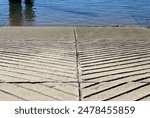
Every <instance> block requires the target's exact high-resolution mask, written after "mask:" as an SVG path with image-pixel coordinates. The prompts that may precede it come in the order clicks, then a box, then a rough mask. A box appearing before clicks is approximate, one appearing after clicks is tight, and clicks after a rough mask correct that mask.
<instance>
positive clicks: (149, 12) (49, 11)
mask: <svg viewBox="0 0 150 118" xmlns="http://www.w3.org/2000/svg"><path fill="white" fill-rule="evenodd" d="M47 25H48V26H58V25H59V26H60V25H61V26H83V25H84V26H110V25H111V26H112V25H141V26H150V1H149V0H34V3H33V4H32V5H25V4H24V0H23V2H22V3H21V4H19V3H18V4H17V3H15V4H14V3H13V4H12V3H10V4H9V2H8V0H0V26H47Z"/></svg>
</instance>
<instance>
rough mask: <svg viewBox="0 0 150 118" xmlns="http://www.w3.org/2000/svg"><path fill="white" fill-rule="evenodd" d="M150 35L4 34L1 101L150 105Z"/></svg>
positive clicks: (52, 30)
mask: <svg viewBox="0 0 150 118" xmlns="http://www.w3.org/2000/svg"><path fill="white" fill-rule="evenodd" d="M149 49H150V30H149V29H146V28H142V27H2V28H0V100H27V101H28V100H33V101H34V100H60V101H63V100H75V101H83V100H103V101H106V100H117V101H119V100H150V92H149V91H150V53H149Z"/></svg>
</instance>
